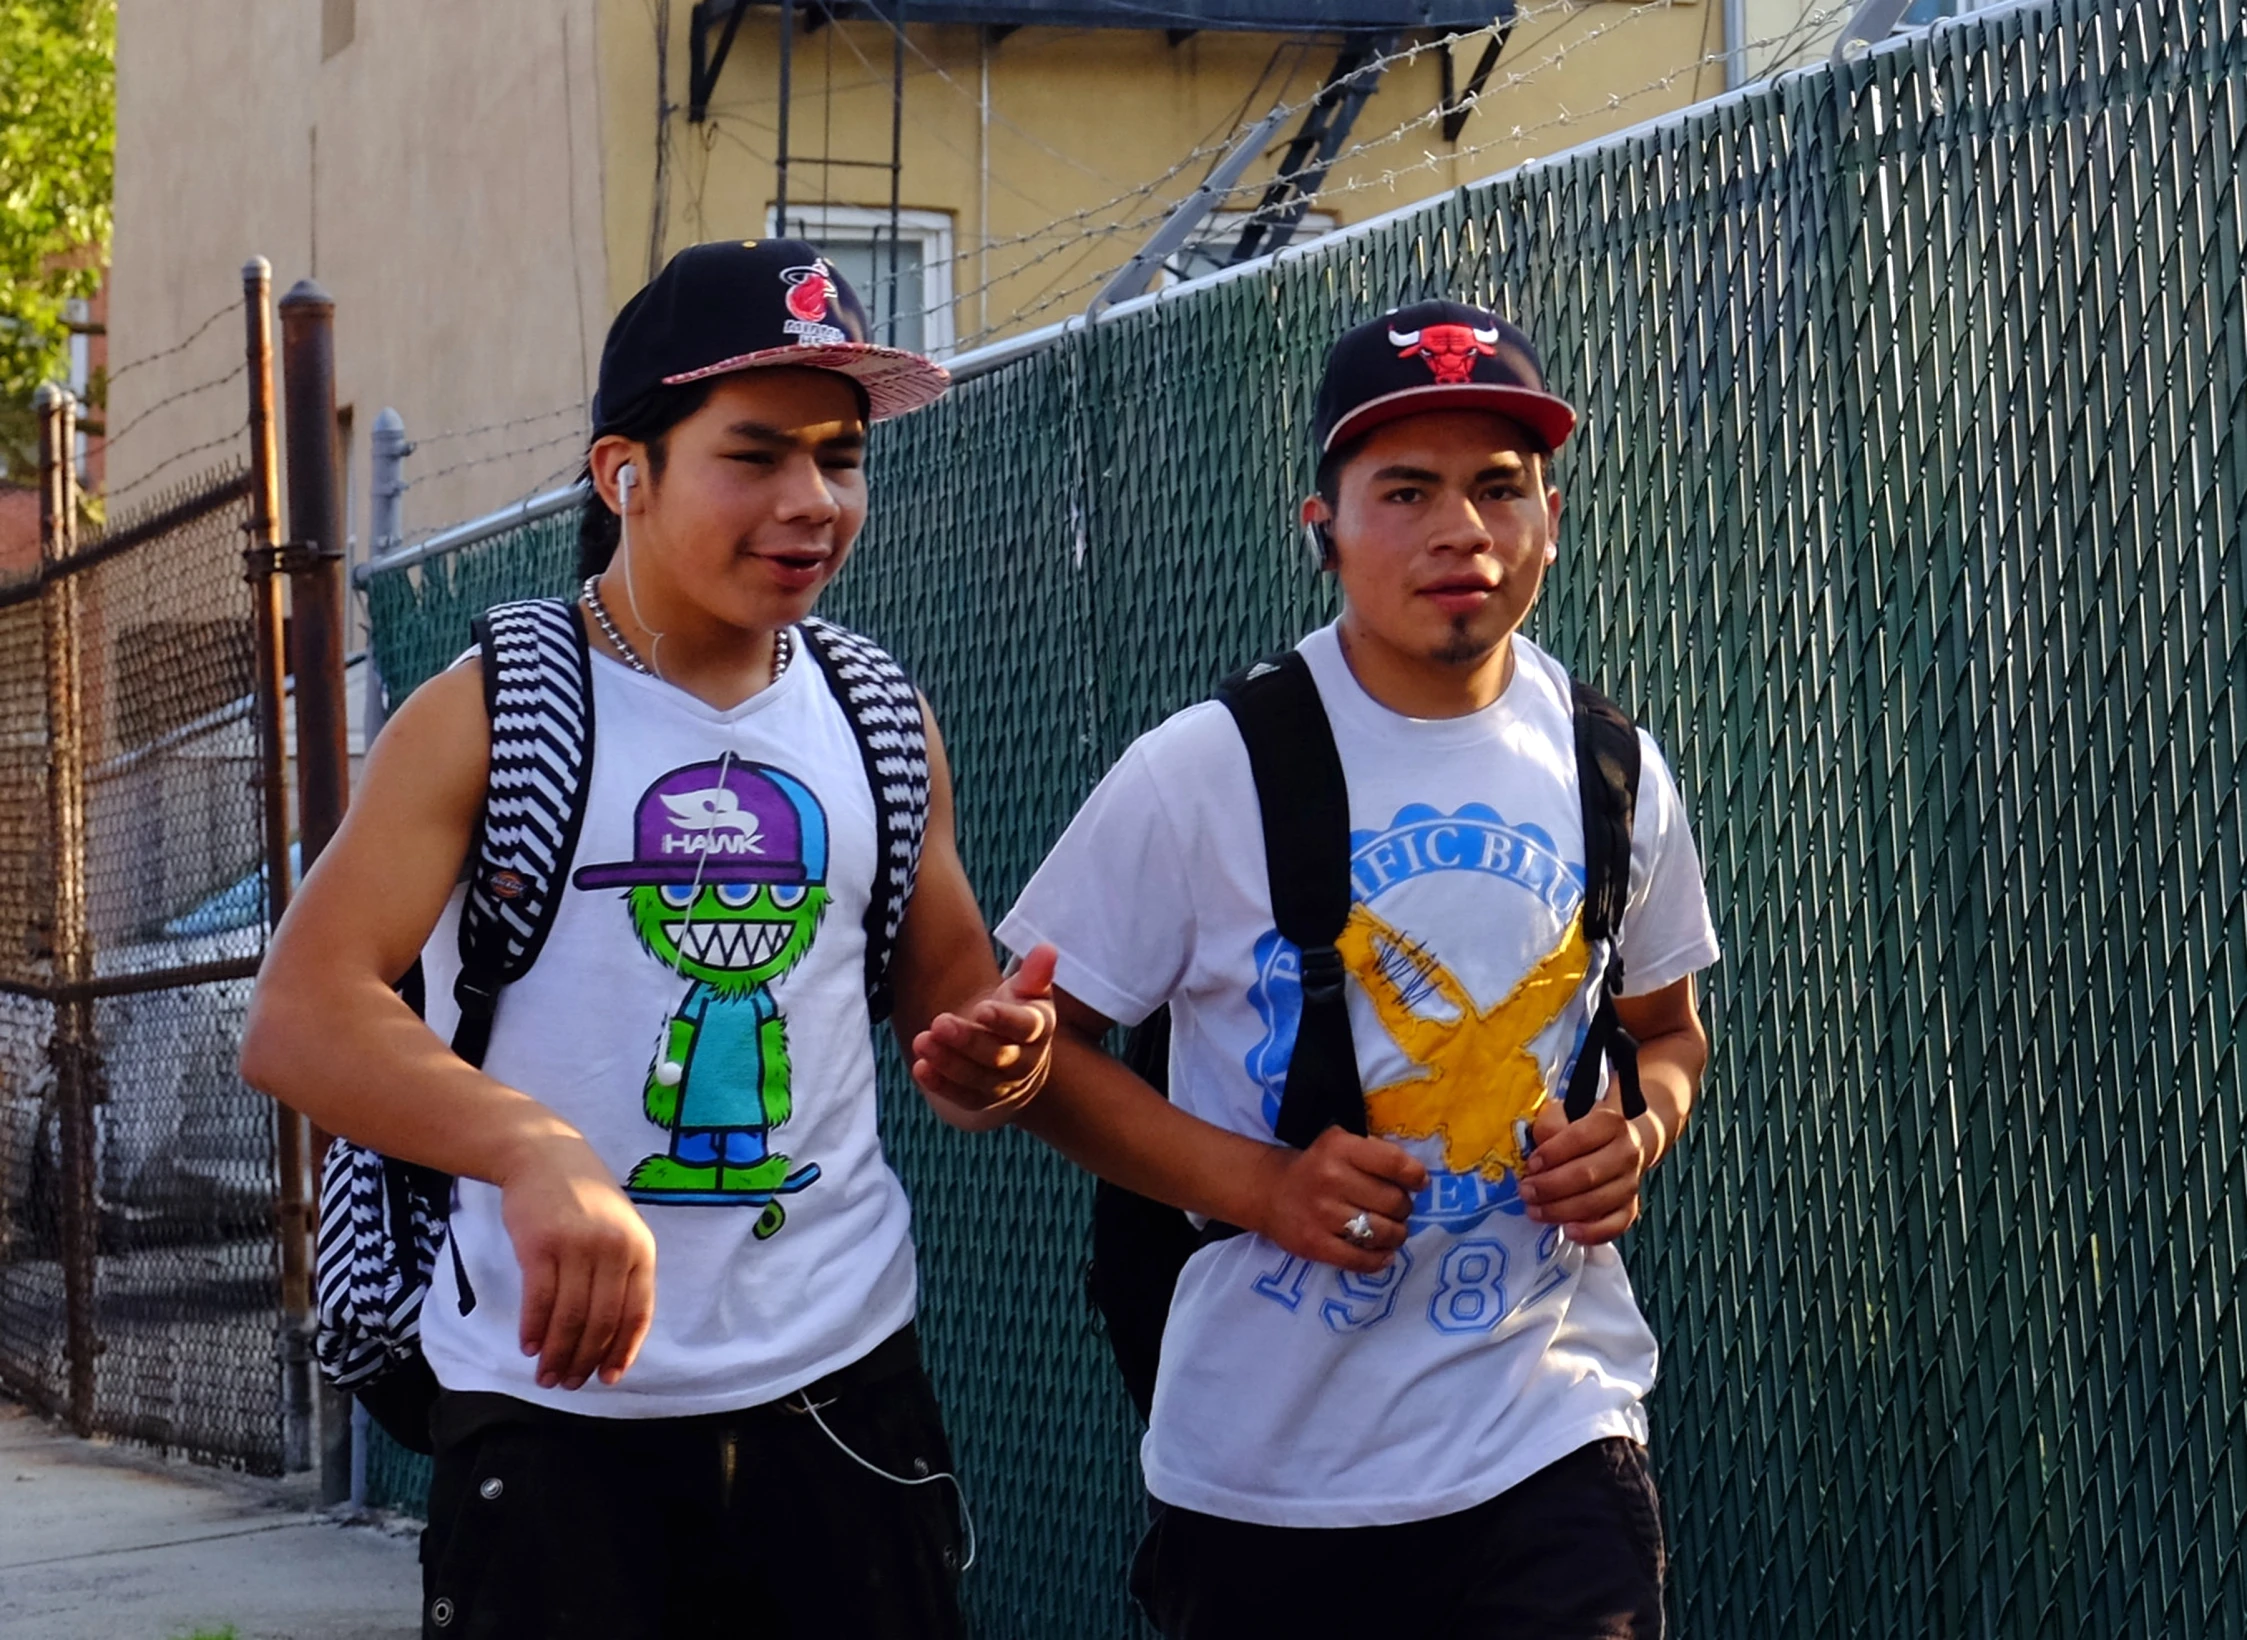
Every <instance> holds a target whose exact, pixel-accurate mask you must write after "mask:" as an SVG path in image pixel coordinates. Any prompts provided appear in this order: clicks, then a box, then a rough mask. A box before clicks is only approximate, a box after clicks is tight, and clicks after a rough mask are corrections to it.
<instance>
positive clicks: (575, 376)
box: [110, 0, 608, 535]
mask: <svg viewBox="0 0 2247 1640" xmlns="http://www.w3.org/2000/svg"><path fill="white" fill-rule="evenodd" d="M328 4H329V6H330V7H331V8H332V7H333V4H334V0H328ZM344 9H345V10H346V11H347V12H355V14H356V15H355V28H354V30H353V37H352V39H351V41H350V43H349V44H348V45H345V46H343V47H342V48H341V49H340V50H337V51H335V52H334V54H333V55H332V56H328V57H327V58H326V59H325V60H323V56H322V14H323V4H322V0H121V4H120V5H119V8H118V12H119V15H118V28H117V35H118V46H117V56H118V65H117V82H118V99H117V100H118V120H117V124H118V130H117V232H116V241H115V247H114V266H113V273H112V283H111V291H112V307H111V313H110V341H111V357H112V358H113V359H116V360H118V361H120V362H126V361H130V360H133V359H136V358H139V357H141V356H142V355H144V354H148V353H152V352H155V351H157V350H160V349H163V348H165V347H168V346H171V345H172V344H174V343H176V342H177V341H179V340H180V339H181V338H183V337H185V336H186V335H187V334H188V333H189V332H191V331H192V330H193V329H194V327H195V325H196V324H197V323H198V322H200V321H201V320H202V319H203V318H205V317H207V316H208V315H209V314H210V313H211V312H212V311H214V310H215V309H217V308H218V307H220V306H221V305H223V304H224V303H226V302H227V301H228V300H229V299H230V298H231V297H234V296H236V295H238V292H239V277H240V275H239V270H240V268H241V265H242V263H243V261H244V260H245V259H246V258H247V257H248V256H250V255H251V254H252V253H262V254H264V255H265V256H267V257H268V258H270V259H271V261H272V263H273V273H274V288H275V294H276V295H279V294H280V293H282V292H285V291H286V290H287V289H288V287H289V286H290V285H291V284H293V283H294V282H295V281H296V280H298V279H300V278H304V277H306V276H308V275H309V276H312V277H316V278H317V279H318V280H319V281H320V282H321V283H322V284H323V285H324V286H326V288H327V289H328V291H329V293H330V294H331V295H332V296H333V297H334V298H335V300H336V304H337V315H336V335H337V400H338V403H339V404H342V405H348V406H350V407H351V409H352V411H353V417H352V431H353V435H354V444H355V446H356V449H355V453H354V467H355V481H354V496H355V502H356V507H355V515H354V517H353V519H352V528H353V529H354V530H355V531H357V532H359V533H360V534H362V535H363V534H364V532H365V529H366V508H365V491H366V483H365V473H366V438H367V434H368V432H369V430H370V429H371V427H372V425H373V422H374V418H375V414H376V412H377V411H378V410H380V409H381V408H382V407H383V406H385V405H390V406H394V407H395V408H396V409H397V410H398V411H399V412H400V413H401V414H402V415H403V416H404V417H405V418H406V424H407V427H408V429H409V432H410V434H412V435H413V436H415V437H417V438H419V439H421V440H422V441H423V442H422V444H421V448H420V449H419V450H418V451H417V453H416V454H415V456H414V457H413V458H412V460H411V461H410V462H409V464H408V473H409V476H418V477H419V478H420V480H421V482H420V483H419V485H418V486H417V488H416V489H415V490H413V491H412V492H411V493H409V495H408V497H407V500H406V519H407V523H408V525H409V527H412V526H415V525H420V526H424V527H426V526H428V525H433V524H439V523H445V522H450V521H451V520H453V519H454V518H456V517H458V516H459V515H460V514H461V512H462V511H463V510H465V509H469V508H472V507H477V506H481V505H484V504H486V503H487V502H492V501H496V500H504V499H506V498H507V497H508V496H510V495H513V494H518V493H521V492H522V491H524V490H526V489H528V488H530V487H532V486H534V485H535V484H537V482H538V481H539V480H540V479H541V478H542V477H543V476H544V475H546V474H548V473H549V472H551V471H552V470H554V469H556V468H559V467H561V466H562V465H563V464H564V463H565V462H566V461H568V460H569V459H570V457H571V456H572V455H573V454H575V453H576V451H577V442H578V440H579V439H580V438H581V436H582V423H581V418H580V417H579V415H578V406H579V405H580V404H581V403H582V401H583V397H584V393H585V390H586V386H587V384H588V383H589V381H590V380H591V372H592V369H593V364H594V362H595V359H596V358H597V354H598V349H599V346H600V338H601V333H602V330H603V328H604V327H605V326H606V324H607V321H608V308H607V289H608V277H607V270H606V266H605V251H604V247H603V244H602V238H601V233H600V222H601V169H600V168H601V154H600V140H599V132H598V126H597V120H596V110H597V106H598V93H597V87H598V83H599V73H598V68H597V65H596V62H595V56H594V44H593V41H594V0H478V3H477V4H475V5H467V6H464V5H456V4H448V3H444V0H357V4H356V6H354V7H346V8H344ZM331 15H332V10H331ZM240 339H241V325H240V323H239V321H238V320H229V321H225V322H222V323H221V324H219V325H218V326H216V327H214V329H213V331H212V332H211V333H210V334H208V335H206V336H205V337H204V338H203V340H202V341H200V342H198V343H196V344H195V345H194V346H193V347H191V348H189V349H187V350H186V351H185V352H183V353H181V354H179V355H177V356H175V357H172V358H169V359H163V360H158V361H156V362H153V363H150V364H148V365H145V366H143V367H141V368H138V369H134V370H129V371H126V372H125V373H124V374H123V376H122V377H121V378H120V379H118V380H117V381H116V384H115V387H114V390H113V393H112V398H111V406H110V411H111V424H112V425H113V426H116V427H119V428H122V427H123V426H124V425H125V423H126V422H127V421H129V420H130V419H131V418H133V417H134V416H136V415H138V414H139V413H141V411H143V410H144V409H146V408H147V407H148V406H150V405H153V404H155V403H156V402H157V401H159V400H161V399H163V398H165V397H167V396H169V395H170V394H171V393H173V392H175V391H177V390H179V389H181V388H183V387H188V386H192V385H193V384H195V383H198V382H201V381H204V380H207V379H209V378H210V377H212V376H214V375H216V374H219V373H220V372H222V371H224V370H225V369H226V368H227V367H228V366H229V365H231V364H232V362H233V361H234V360H235V359H236V358H238V357H239V355H240V346H241V340H240ZM244 403H245V401H244V398H243V390H242V387H241V384H240V383H235V384H233V385H231V386H229V387H226V388H222V389H215V390H213V391H210V392H207V393H204V394H200V395H197V396H196V397H194V398H191V399H189V400H186V401H184V402H182V403H180V404H178V405H176V406H174V407H171V408H168V409H165V410H162V411H160V412H158V413H157V414H156V415H155V416H154V417H152V418H151V419H150V420H148V421H147V422H145V423H144V424H143V425H142V426H141V427H140V428H138V429H136V430H135V431H134V432H133V433H132V434H131V435H130V436H129V437H127V438H125V439H123V440H121V441H120V442H119V444H118V446H117V448H116V449H115V450H114V451H113V452H112V465H111V473H110V485H111V493H112V494H113V495H115V494H118V493H119V492H120V491H123V490H126V489H127V487H128V486H131V485H132V484H133V482H134V480H135V479H137V478H139V477H140V476H141V475H143V474H145V473H147V472H148V471H149V470H150V469H151V468H152V467H154V466H155V465H157V464H158V463H160V462H162V461H164V460H165V459H166V458H167V457H169V456H171V455H173V454H174V453H176V452H177V451H179V450H182V449H185V448H187V447H189V446H191V445H193V444H196V443H200V442H202V441H204V440H206V439H209V438H212V437H216V436H220V435H223V434H224V433H225V432H226V430H227V429H228V428H229V427H230V426H234V425H238V424H239V423H240V421H241V419H242V417H243V413H244ZM557 407H561V408H562V409H563V410H564V414H562V415H559V416H554V417H551V418H548V419H545V420H541V421H537V422H531V423H528V424H526V425H523V426H518V427H512V428H500V429H494V430H493V431H492V432H490V433H487V434H482V435H476V436H473V437H466V438H452V439H438V438H435V437H433V435H440V434H443V433H445V432H446V431H448V430H453V429H461V428H470V427H476V426H480V425H483V424H486V423H493V422H505V421H508V420H511V419H514V418H518V417H528V416H532V415H536V414H538V413H539V412H543V411H550V410H554V409H556V408H557ZM558 435H559V438H558V442H557V441H556V440H557V436H558ZM541 441H548V442H546V444H545V447H544V448H539V449H532V450H523V449H522V448H521V447H523V446H526V445H532V444H534V443H539V442H541ZM508 452H519V453H515V454H508ZM482 458H499V459H482ZM207 459H214V458H200V459H198V460H196V461H194V462H191V463H187V464H183V465H182V466H180V467H176V468H173V469H171V470H169V471H168V472H167V473H165V474H164V476H163V479H162V480H160V481H159V485H158V486H157V487H161V484H162V483H164V482H168V481H169V480H170V478H171V477H173V476H176V475H179V474H184V473H185V472H188V471H191V470H193V469H195V468H198V467H200V466H201V465H202V464H203V461H204V460H207ZM464 461H465V462H475V463H476V465H473V466H471V467H468V468H466V469H464V470H461V471H457V472H455V473H453V474H451V475H450V476H446V477H434V478H433V477H430V476H429V475H432V474H435V473H437V472H438V471H439V470H440V469H442V468H444V467H447V466H451V465H454V464H455V463H460V462H464ZM147 488H148V487H147V486H144V487H143V488H142V491H140V492H134V493H145V491H146V489H147ZM127 499H128V501H129V500H130V499H132V495H131V494H128V496H127Z"/></svg>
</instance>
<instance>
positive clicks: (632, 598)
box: [616, 462, 707, 882]
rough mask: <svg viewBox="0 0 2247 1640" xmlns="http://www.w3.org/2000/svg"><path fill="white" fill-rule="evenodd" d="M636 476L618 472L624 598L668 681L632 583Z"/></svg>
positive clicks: (653, 664) (651, 663) (659, 637)
mask: <svg viewBox="0 0 2247 1640" xmlns="http://www.w3.org/2000/svg"><path fill="white" fill-rule="evenodd" d="M632 477H633V474H632V467H631V464H630V463H629V462H627V463H626V464H625V465H624V467H623V468H622V469H621V470H620V471H619V472H618V474H617V489H618V491H619V492H620V494H619V496H618V500H619V501H620V502H621V503H622V506H621V508H620V509H619V511H618V512H617V515H616V550H617V555H618V556H619V557H621V558H622V559H623V560H624V601H625V602H626V603H628V604H630V605H631V606H632V621H633V624H634V625H636V626H637V627H639V629H640V630H641V631H642V632H645V633H646V634H647V635H648V636H649V637H651V638H653V639H654V640H655V642H654V643H652V644H650V645H649V646H648V670H649V671H650V672H653V673H654V674H655V675H656V677H658V678H659V679H662V681H664V682H666V683H668V682H670V681H671V680H670V679H668V678H664V676H663V634H662V633H660V632H658V631H656V629H655V628H654V627H652V626H650V625H648V619H647V617H646V616H645V615H642V614H641V613H640V593H639V589H638V588H637V587H635V586H634V585H633V584H632ZM705 858H707V856H705ZM696 880H697V881H698V882H699V881H700V879H699V878H697V879H696Z"/></svg>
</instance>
